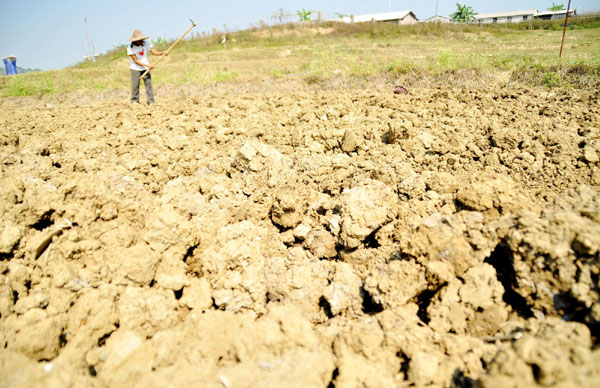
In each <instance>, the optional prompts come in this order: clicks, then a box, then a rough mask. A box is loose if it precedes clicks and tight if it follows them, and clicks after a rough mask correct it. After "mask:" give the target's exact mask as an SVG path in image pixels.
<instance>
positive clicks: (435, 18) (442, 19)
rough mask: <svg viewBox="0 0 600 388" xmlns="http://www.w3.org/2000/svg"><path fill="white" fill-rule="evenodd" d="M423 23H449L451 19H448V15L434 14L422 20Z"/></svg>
mask: <svg viewBox="0 0 600 388" xmlns="http://www.w3.org/2000/svg"><path fill="white" fill-rule="evenodd" d="M422 22H423V23H451V22H452V19H450V18H449V17H448V16H440V15H435V16H432V17H430V18H429V19H425V20H423V21H422Z"/></svg>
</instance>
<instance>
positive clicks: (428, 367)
mask: <svg viewBox="0 0 600 388" xmlns="http://www.w3.org/2000/svg"><path fill="white" fill-rule="evenodd" d="M439 368H440V358H439V357H437V356H435V355H433V354H427V353H423V352H418V353H417V354H415V355H414V356H412V358H411V360H410V366H409V370H408V376H409V379H410V380H412V381H414V382H415V383H416V384H417V385H419V386H421V385H429V384H431V383H433V382H435V381H436V379H437V378H438V369H439Z"/></svg>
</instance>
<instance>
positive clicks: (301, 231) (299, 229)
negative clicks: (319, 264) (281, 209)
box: [294, 224, 311, 240]
mask: <svg viewBox="0 0 600 388" xmlns="http://www.w3.org/2000/svg"><path fill="white" fill-rule="evenodd" d="M310 231H311V227H310V226H308V225H306V224H300V225H298V226H296V228H294V237H296V238H297V239H299V240H306V237H308V234H309V233H310Z"/></svg>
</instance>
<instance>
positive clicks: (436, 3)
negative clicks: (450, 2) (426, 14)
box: [435, 0, 439, 16]
mask: <svg viewBox="0 0 600 388" xmlns="http://www.w3.org/2000/svg"><path fill="white" fill-rule="evenodd" d="M438 3H439V0H435V16H437V15H438V13H437V12H438Z"/></svg>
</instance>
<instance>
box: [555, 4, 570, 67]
mask: <svg viewBox="0 0 600 388" xmlns="http://www.w3.org/2000/svg"><path fill="white" fill-rule="evenodd" d="M570 10H571V0H569V5H567V16H566V17H565V27H564V28H563V37H562V42H561V43H560V54H559V55H558V58H562V49H563V45H564V44H565V32H567V20H569V11H570Z"/></svg>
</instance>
